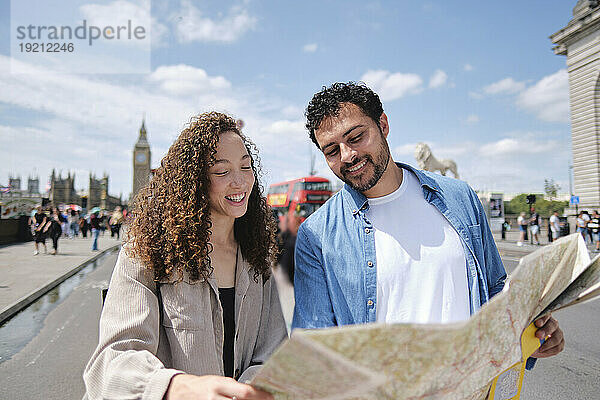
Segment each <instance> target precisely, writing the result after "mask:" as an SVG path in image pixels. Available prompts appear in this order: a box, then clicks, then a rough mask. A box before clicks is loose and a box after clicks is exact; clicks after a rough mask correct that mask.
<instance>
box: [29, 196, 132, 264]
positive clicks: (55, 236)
mask: <svg viewBox="0 0 600 400" xmlns="http://www.w3.org/2000/svg"><path fill="white" fill-rule="evenodd" d="M126 216H127V213H126V211H123V210H121V207H118V206H117V207H116V208H115V210H114V212H113V213H112V214H111V216H110V218H109V217H108V216H107V215H104V214H103V213H102V212H101V211H96V212H94V213H91V214H89V215H82V214H81V212H80V211H78V210H73V209H66V210H62V211H61V210H60V209H58V208H56V207H49V208H46V209H44V207H42V206H38V207H37V208H36V211H35V213H34V214H33V215H32V216H31V218H30V219H29V225H30V227H31V232H32V234H33V239H34V245H35V250H34V252H33V255H34V256H37V255H38V254H40V250H41V249H40V246H41V247H43V251H44V254H47V253H48V249H47V247H46V240H47V239H50V240H52V250H51V252H50V254H52V255H56V254H58V241H59V239H60V238H62V237H64V238H69V239H74V238H75V237H78V236H79V233H81V236H82V237H83V238H87V235H88V232H89V233H90V234H91V236H92V239H93V241H92V251H97V250H98V236H100V234H102V235H103V234H104V231H105V230H106V229H107V226H108V227H109V229H110V231H111V237H115V236H116V238H117V239H119V238H120V231H121V227H122V225H123V223H124V221H125V218H126Z"/></svg>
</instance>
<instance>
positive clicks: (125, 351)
mask: <svg viewBox="0 0 600 400" xmlns="http://www.w3.org/2000/svg"><path fill="white" fill-rule="evenodd" d="M253 277H254V273H253V272H252V271H250V268H249V265H248V263H247V262H246V261H245V260H243V257H242V255H241V251H240V250H239V249H238V264H237V275H236V284H235V313H236V320H235V330H236V333H235V344H234V369H235V376H234V377H235V378H236V379H238V380H239V381H240V382H246V381H247V380H250V379H251V378H252V377H253V376H254V374H255V373H256V372H257V370H258V368H260V364H262V363H263V362H265V361H266V360H267V358H269V356H270V355H271V353H273V351H274V350H275V349H276V348H277V346H278V345H279V344H280V343H281V342H282V341H283V340H284V339H285V338H286V337H287V330H286V326H285V322H284V320H283V314H282V312H281V305H280V303H279V297H278V294H277V287H276V284H275V281H274V280H273V278H272V277H271V278H270V279H268V280H267V281H266V282H264V284H263V280H262V278H261V277H258V282H255V281H254V279H253ZM109 287H110V290H109V291H108V296H107V297H106V302H105V303H104V308H103V310H102V315H101V317H100V341H99V344H98V347H97V348H96V350H95V351H94V354H93V355H92V358H91V360H90V361H89V363H88V365H87V367H86V368H85V372H84V374H83V379H84V381H85V386H86V390H87V393H86V396H87V398H89V399H157V400H160V399H162V398H163V396H164V394H165V392H166V390H167V387H168V386H169V382H170V380H171V378H172V377H173V375H175V374H177V373H182V372H186V373H189V374H194V375H209V374H210V375H223V360H222V354H223V350H222V349H223V318H222V308H221V303H220V301H219V295H218V287H217V282H216V279H214V278H211V279H208V281H205V280H203V279H201V280H200V281H196V282H191V281H190V279H189V278H188V277H186V276H184V278H183V281H182V282H178V283H173V282H165V283H161V284H160V285H158V287H160V293H161V296H162V302H163V309H162V319H161V317H160V316H159V312H161V311H160V310H159V299H158V297H157V285H156V283H155V282H154V281H153V274H152V272H151V271H150V270H149V269H147V268H145V267H144V266H143V265H142V264H141V263H140V262H139V261H136V260H133V259H131V258H130V257H129V256H128V255H127V254H126V252H125V251H124V250H121V253H120V254H119V258H118V260H117V265H116V266H115V269H114V271H113V275H112V278H111V281H110V286H109ZM84 398H86V397H84Z"/></svg>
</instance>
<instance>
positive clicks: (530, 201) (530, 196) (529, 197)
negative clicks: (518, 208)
mask: <svg viewBox="0 0 600 400" xmlns="http://www.w3.org/2000/svg"><path fill="white" fill-rule="evenodd" d="M525 202H526V203H527V204H534V203H535V194H528V195H527V198H526V199H525Z"/></svg>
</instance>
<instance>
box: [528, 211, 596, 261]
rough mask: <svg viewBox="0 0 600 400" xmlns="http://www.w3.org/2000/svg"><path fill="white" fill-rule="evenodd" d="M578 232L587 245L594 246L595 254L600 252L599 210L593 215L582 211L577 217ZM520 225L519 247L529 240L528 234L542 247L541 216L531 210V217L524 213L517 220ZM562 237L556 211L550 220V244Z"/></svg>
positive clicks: (593, 212)
mask: <svg viewBox="0 0 600 400" xmlns="http://www.w3.org/2000/svg"><path fill="white" fill-rule="evenodd" d="M576 223H577V232H578V233H581V235H582V236H583V239H584V240H585V242H586V244H594V245H595V248H594V252H600V214H598V211H597V210H594V211H592V215H590V214H589V212H588V211H580V212H579V214H578V215H577V220H576ZM517 225H519V240H518V241H517V246H523V243H524V241H525V240H526V238H527V232H529V233H530V234H531V235H532V241H533V242H534V243H535V244H537V245H540V244H541V243H540V239H539V232H540V216H539V214H538V213H537V212H536V211H535V208H534V207H532V208H531V213H530V215H529V217H527V216H526V214H525V213H524V212H521V213H520V214H519V217H518V218H517ZM560 236H561V223H560V218H559V216H558V211H554V212H553V213H552V215H551V216H550V218H549V219H548V242H549V243H550V242H552V241H554V240H556V239H558V238H559V237H560Z"/></svg>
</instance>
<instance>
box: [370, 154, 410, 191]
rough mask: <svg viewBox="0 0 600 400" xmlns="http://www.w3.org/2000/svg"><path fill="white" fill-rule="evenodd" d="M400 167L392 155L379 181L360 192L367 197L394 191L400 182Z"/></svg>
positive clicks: (401, 175)
mask: <svg viewBox="0 0 600 400" xmlns="http://www.w3.org/2000/svg"><path fill="white" fill-rule="evenodd" d="M403 178H404V177H403V174H402V168H400V167H399V166H397V165H396V163H395V162H394V160H392V157H390V159H389V161H388V165H387V167H386V169H385V172H384V173H383V175H381V178H380V179H379V181H378V182H377V183H376V184H375V186H373V187H372V188H371V189H369V190H366V191H364V192H362V194H364V195H365V197H367V198H375V197H383V196H386V195H388V194H390V193H393V192H394V191H396V190H397V189H398V188H399V187H400V185H401V184H402V179H403Z"/></svg>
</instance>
